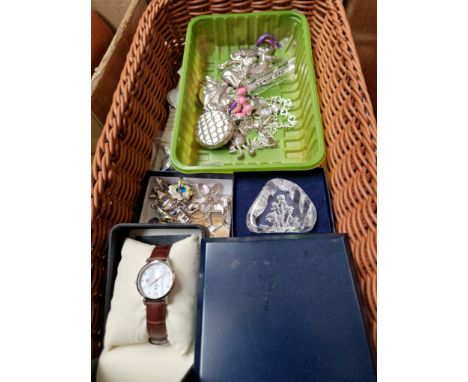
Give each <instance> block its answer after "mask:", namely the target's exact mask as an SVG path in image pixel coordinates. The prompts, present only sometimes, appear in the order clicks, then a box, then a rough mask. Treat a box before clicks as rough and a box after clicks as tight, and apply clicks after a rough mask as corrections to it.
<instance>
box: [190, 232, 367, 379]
mask: <svg viewBox="0 0 468 382" xmlns="http://www.w3.org/2000/svg"><path fill="white" fill-rule="evenodd" d="M200 268H201V269H200V272H201V275H200V282H199V296H198V306H197V308H198V311H197V332H196V340H195V365H194V369H195V374H197V376H198V377H199V378H200V380H201V381H220V380H222V381H225V382H229V381H245V382H248V381H273V380H275V381H276V380H278V381H306V380H307V381H325V380H326V381H341V380H347V381H361V382H363V381H375V380H376V376H375V370H374V366H373V360H372V356H371V352H370V348H369V342H368V337H367V331H366V324H365V321H364V318H363V315H362V312H361V298H360V295H359V290H358V288H357V287H356V281H355V280H356V278H355V274H354V265H353V261H352V256H351V252H350V248H349V245H348V241H347V237H346V235H343V234H323V235H318V234H317V235H283V236H274V237H268V238H266V237H249V238H232V239H228V240H219V239H206V240H203V241H202V247H201V258H200Z"/></svg>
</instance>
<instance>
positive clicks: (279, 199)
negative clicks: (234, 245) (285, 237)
mask: <svg viewBox="0 0 468 382" xmlns="http://www.w3.org/2000/svg"><path fill="white" fill-rule="evenodd" d="M316 221H317V210H316V209H315V206H314V203H312V201H311V200H310V198H309V197H308V196H307V194H306V193H305V192H304V190H303V189H302V188H301V187H299V186H298V185H297V184H296V183H293V182H291V181H289V180H286V179H280V178H275V179H271V180H269V181H268V182H267V183H266V184H265V186H263V188H262V190H261V191H260V193H259V194H258V196H257V197H256V198H255V201H254V202H253V204H252V206H251V207H250V209H249V212H248V213H247V227H248V229H249V230H250V231H252V232H256V233H284V232H296V233H301V232H308V231H310V230H311V229H312V228H314V225H315V222H316Z"/></svg>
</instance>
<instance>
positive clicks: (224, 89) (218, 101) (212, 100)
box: [200, 76, 234, 110]
mask: <svg viewBox="0 0 468 382" xmlns="http://www.w3.org/2000/svg"><path fill="white" fill-rule="evenodd" d="M200 100H201V102H202V103H203V108H204V109H205V110H224V109H225V108H226V107H227V106H229V104H231V103H232V102H233V101H234V89H233V88H231V87H230V86H229V85H228V84H226V83H225V82H223V81H218V80H215V79H213V78H211V77H208V76H206V77H205V81H204V82H203V85H202V88H201V91H200Z"/></svg>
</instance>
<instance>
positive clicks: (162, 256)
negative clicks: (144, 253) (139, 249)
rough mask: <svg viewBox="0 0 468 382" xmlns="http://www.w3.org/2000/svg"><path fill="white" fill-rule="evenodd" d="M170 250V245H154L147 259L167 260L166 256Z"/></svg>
mask: <svg viewBox="0 0 468 382" xmlns="http://www.w3.org/2000/svg"><path fill="white" fill-rule="evenodd" d="M170 249H171V245H170V244H167V245H156V246H155V247H154V249H153V252H152V253H151V256H150V257H149V259H148V261H151V260H167V256H168V255H169V250H170Z"/></svg>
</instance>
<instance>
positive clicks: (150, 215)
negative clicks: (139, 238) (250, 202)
mask: <svg viewBox="0 0 468 382" xmlns="http://www.w3.org/2000/svg"><path fill="white" fill-rule="evenodd" d="M155 178H160V179H162V180H164V181H168V182H170V183H171V184H177V181H178V179H179V178H182V179H183V181H184V182H186V183H187V184H190V185H192V186H193V185H194V184H200V183H203V184H205V185H207V186H208V188H209V189H210V191H209V192H210V193H211V190H213V186H214V185H215V184H219V185H221V186H222V188H221V191H219V193H218V194H224V195H227V196H229V197H231V200H232V199H233V188H234V177H233V175H226V174H188V175H187V174H182V173H180V172H176V171H148V172H147V173H146V174H145V176H144V178H143V180H142V186H141V191H140V194H139V196H138V199H137V202H136V204H135V208H134V210H133V218H132V221H133V222H135V223H143V224H145V223H158V221H157V219H156V210H155V209H153V208H151V201H150V198H149V196H150V194H151V191H152V186H153V182H154V180H155ZM208 188H207V190H208ZM230 214H231V216H230V226H229V228H228V229H226V230H225V231H224V230H223V232H224V233H225V234H224V235H220V236H218V235H217V236H218V237H228V236H229V235H230V233H231V232H232V203H231V211H230ZM197 223H199V222H198V221H197ZM166 224H167V223H166ZM170 224H173V223H170ZM199 224H202V223H199ZM219 232H221V231H218V233H219Z"/></svg>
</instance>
